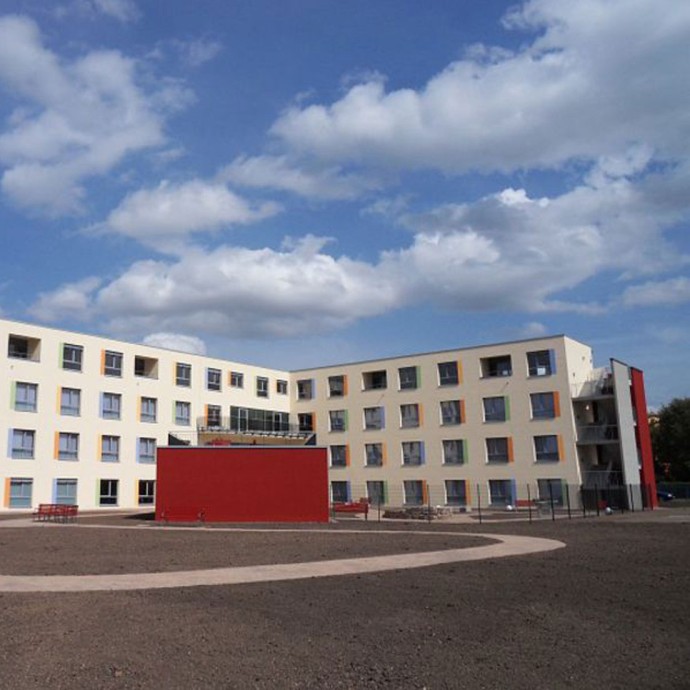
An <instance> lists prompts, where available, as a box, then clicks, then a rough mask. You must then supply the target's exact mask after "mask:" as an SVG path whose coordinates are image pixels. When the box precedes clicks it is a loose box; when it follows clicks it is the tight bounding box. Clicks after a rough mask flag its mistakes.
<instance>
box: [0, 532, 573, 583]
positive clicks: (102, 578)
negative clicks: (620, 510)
mask: <svg viewBox="0 0 690 690" xmlns="http://www.w3.org/2000/svg"><path fill="white" fill-rule="evenodd" d="M13 522H14V525H13V526H14V527H19V526H28V525H27V524H26V523H24V521H23V520H17V521H16V522H15V521H13ZM18 523H24V524H23V525H21V524H18ZM29 524H35V523H30V522H29ZM46 527H47V528H50V529H65V528H66V529H74V528H76V529H82V528H87V527H88V528H92V529H140V528H138V527H115V526H113V527H104V526H101V525H88V526H87V525H83V526H77V525H51V526H49V525H46ZM165 529H166V530H167V529H170V528H165ZM177 529H190V528H177ZM191 529H194V530H196V531H197V532H198V531H199V529H198V528H191ZM218 531H233V532H241V531H252V532H288V531H290V532H299V533H300V534H304V533H306V532H316V531H318V532H319V533H320V534H323V533H324V530H308V529H300V530H289V529H280V530H275V529H271V530H262V529H250V530H242V529H236V528H231V529H214V530H213V532H218ZM343 532H349V533H359V534H363V535H370V534H382V533H384V534H390V535H393V534H414V535H416V536H419V535H424V534H432V535H434V536H439V535H443V536H461V537H464V538H466V537H483V538H486V539H491V540H493V541H495V543H493V544H488V545H486V546H476V547H470V548H464V549H445V550H443V551H425V552H421V553H405V554H396V555H389V556H373V557H367V558H348V559H337V560H330V561H310V562H306V563H289V564H288V563H278V564H275V565H255V566H245V567H234V568H213V569H208V570H182V571H176V572H161V573H130V574H125V575H40V576H38V575H24V576H22V575H0V592H97V591H123V590H139V589H166V588H173V587H198V586H209V585H237V584H247V583H256V582H278V581H281V580H301V579H309V578H315V577H334V576H339V575H360V574H364V573H378V572H384V571H387V570H405V569H410V568H423V567H427V566H433V565H443V564H447V563H460V562H464V561H479V560H484V559H487V558H504V557H506V556H524V555H528V554H533V553H539V552H543V551H553V550H555V549H560V548H563V547H564V546H565V544H564V543H563V542H560V541H556V540H554V539H541V538H537V537H525V536H512V535H502V534H467V533H458V532H437V531H433V532H431V531H417V530H414V531H402V530H395V531H391V530H376V531H374V530H338V532H337V533H338V534H342V533H343ZM334 533H335V532H334Z"/></svg>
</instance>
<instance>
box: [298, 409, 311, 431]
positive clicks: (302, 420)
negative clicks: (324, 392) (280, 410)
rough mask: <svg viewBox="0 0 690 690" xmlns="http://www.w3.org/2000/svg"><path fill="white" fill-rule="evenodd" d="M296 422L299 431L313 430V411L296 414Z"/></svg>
mask: <svg viewBox="0 0 690 690" xmlns="http://www.w3.org/2000/svg"><path fill="white" fill-rule="evenodd" d="M297 423H298V426H299V430H300V431H314V414H313V412H301V413H300V414H298V415H297Z"/></svg>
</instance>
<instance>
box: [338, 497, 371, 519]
mask: <svg viewBox="0 0 690 690" xmlns="http://www.w3.org/2000/svg"><path fill="white" fill-rule="evenodd" d="M332 509H333V514H334V515H335V514H337V513H350V514H353V515H358V514H359V513H363V514H364V519H365V520H368V519H369V501H367V499H366V498H360V499H359V501H356V502H355V501H348V502H347V503H334V504H333V505H332Z"/></svg>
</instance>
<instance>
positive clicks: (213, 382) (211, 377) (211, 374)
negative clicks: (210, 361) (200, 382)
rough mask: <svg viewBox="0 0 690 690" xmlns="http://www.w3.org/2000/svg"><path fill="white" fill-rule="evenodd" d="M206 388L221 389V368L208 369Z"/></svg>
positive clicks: (210, 389) (211, 389)
mask: <svg viewBox="0 0 690 690" xmlns="http://www.w3.org/2000/svg"><path fill="white" fill-rule="evenodd" d="M206 389H207V390H209V391H219V390H220V369H210V368H209V369H206Z"/></svg>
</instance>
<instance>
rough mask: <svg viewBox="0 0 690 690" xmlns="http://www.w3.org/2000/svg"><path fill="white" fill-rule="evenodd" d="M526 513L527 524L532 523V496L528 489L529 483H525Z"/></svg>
mask: <svg viewBox="0 0 690 690" xmlns="http://www.w3.org/2000/svg"><path fill="white" fill-rule="evenodd" d="M527 513H528V515H529V524H530V525H531V524H532V496H531V494H530V490H529V484H527Z"/></svg>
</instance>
